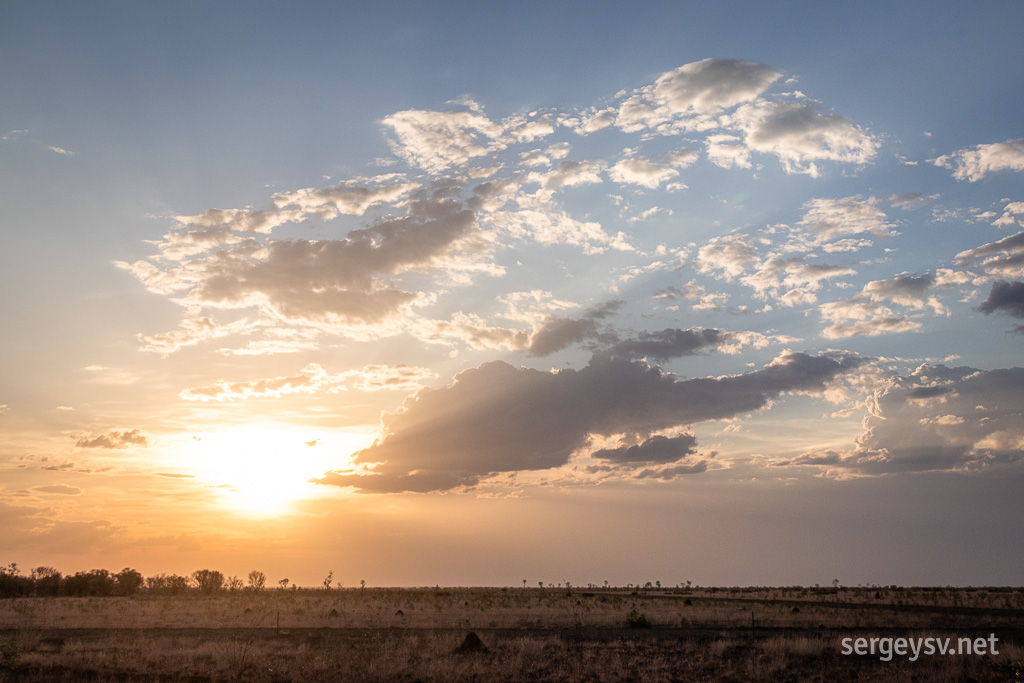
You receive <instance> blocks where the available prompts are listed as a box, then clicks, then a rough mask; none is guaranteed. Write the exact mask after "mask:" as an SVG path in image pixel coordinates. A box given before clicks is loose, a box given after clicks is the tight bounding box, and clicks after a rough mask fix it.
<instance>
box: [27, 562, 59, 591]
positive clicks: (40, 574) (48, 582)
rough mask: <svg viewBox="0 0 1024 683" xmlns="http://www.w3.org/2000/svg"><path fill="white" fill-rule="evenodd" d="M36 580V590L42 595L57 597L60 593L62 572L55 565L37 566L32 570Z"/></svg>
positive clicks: (33, 577)
mask: <svg viewBox="0 0 1024 683" xmlns="http://www.w3.org/2000/svg"><path fill="white" fill-rule="evenodd" d="M32 579H33V580H34V581H35V592H36V595H38V596H40V597H51V598H52V597H56V596H58V595H60V582H61V576H60V572H59V571H57V570H56V569H54V568H53V567H36V568H35V569H33V570H32Z"/></svg>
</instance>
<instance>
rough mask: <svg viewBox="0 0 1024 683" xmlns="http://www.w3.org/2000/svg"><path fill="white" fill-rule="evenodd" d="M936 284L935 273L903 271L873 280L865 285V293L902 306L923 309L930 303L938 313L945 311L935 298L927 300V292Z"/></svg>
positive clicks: (877, 299)
mask: <svg viewBox="0 0 1024 683" xmlns="http://www.w3.org/2000/svg"><path fill="white" fill-rule="evenodd" d="M935 284H936V280H935V275H934V274H933V273H925V274H924V275H913V274H911V273H901V274H899V275H897V276H895V277H892V278H889V279H888V280H872V281H871V282H869V283H867V284H866V285H864V289H863V293H864V294H866V295H867V296H868V297H869V298H870V299H871V300H872V301H891V302H893V303H896V304H900V305H901V306H909V307H911V308H917V309H921V308H924V307H925V304H926V303H930V304H931V306H932V308H933V309H935V312H936V313H941V312H943V311H944V309H943V307H942V305H941V304H940V303H939V302H938V301H937V300H935V299H931V300H930V301H926V299H925V294H926V293H927V292H928V291H929V290H930V289H932V288H933V287H934V286H935Z"/></svg>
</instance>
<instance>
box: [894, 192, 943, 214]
mask: <svg viewBox="0 0 1024 683" xmlns="http://www.w3.org/2000/svg"><path fill="white" fill-rule="evenodd" d="M938 198H939V195H937V194H933V195H924V194H922V193H920V192H906V193H904V194H894V195H891V196H890V197H889V203H890V204H891V205H892V206H894V207H896V208H897V209H904V210H907V211H912V210H914V209H920V208H922V207H924V206H927V205H928V204H929V203H931V202H933V201H935V200H936V199H938Z"/></svg>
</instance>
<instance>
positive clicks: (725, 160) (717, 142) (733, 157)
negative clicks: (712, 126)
mask: <svg viewBox="0 0 1024 683" xmlns="http://www.w3.org/2000/svg"><path fill="white" fill-rule="evenodd" d="M705 142H706V143H707V148H708V160H709V161H710V162H711V163H713V164H715V165H716V166H721V167H722V168H732V167H736V168H751V166H752V164H751V163H750V149H749V148H747V147H746V146H745V145H744V144H742V141H741V140H740V138H739V137H738V136H736V135H730V134H728V133H716V134H714V135H709V136H707V138H706V139H705Z"/></svg>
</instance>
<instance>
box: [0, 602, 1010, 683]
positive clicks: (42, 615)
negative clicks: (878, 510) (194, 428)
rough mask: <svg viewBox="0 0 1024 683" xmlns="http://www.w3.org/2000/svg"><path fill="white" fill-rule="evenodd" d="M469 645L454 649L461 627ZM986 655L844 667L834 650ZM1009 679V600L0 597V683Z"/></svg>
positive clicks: (844, 659) (847, 660)
mask: <svg viewBox="0 0 1024 683" xmlns="http://www.w3.org/2000/svg"><path fill="white" fill-rule="evenodd" d="M471 631H472V632H474V633H476V634H477V635H478V636H479V638H480V640H481V642H482V645H483V647H482V648H478V649H474V648H468V649H467V648H460V646H461V645H462V644H463V642H464V639H465V638H466V636H467V634H468V633H469V632H471ZM990 634H994V635H995V637H997V638H998V641H997V643H998V644H997V650H998V654H985V655H977V654H970V655H967V654H956V655H944V656H940V655H938V654H935V655H933V656H927V655H924V654H922V655H920V656H919V657H917V658H916V661H910V657H909V656H898V655H897V656H893V657H892V659H891V660H890V661H882V660H881V658H880V655H879V654H875V655H873V656H872V655H863V656H858V655H856V654H851V655H844V654H843V653H842V647H841V643H842V641H843V639H844V638H872V637H893V638H947V637H948V638H952V639H953V642H954V643H955V642H957V639H959V638H972V639H973V638H987V637H989V635H990ZM228 680H242V681H277V682H283V681H296V682H298V681H334V680H342V681H345V680H353V681H435V680H436V681H489V680H506V681H543V680H552V681H555V680H557V681H712V680H713V681H772V682H773V683H779V682H786V681H822V682H826V681H939V682H941V681H949V682H954V681H955V682H966V681H971V680H974V681H1015V682H1021V681H1024V589H991V588H990V589H954V588H947V589H932V588H921V589H912V588H900V589H894V588H839V589H832V588H829V589H805V588H758V589H740V588H719V589H710V588H708V589H697V588H694V589H689V590H687V589H669V590H649V591H631V590H625V589H612V588H609V589H589V590H578V589H572V590H571V591H570V590H567V589H564V588H546V589H538V588H423V589H365V590H360V589H354V590H349V589H346V590H330V591H324V590H320V591H312V590H264V591H259V592H256V591H238V592H236V593H227V592H224V593H220V594H218V595H214V596H203V595H195V594H189V595H185V596H150V595H146V594H140V595H136V596H133V597H81V598H72V597H52V598H46V597H32V598H12V599H5V600H2V601H0V681H2V682H3V683H7V682H9V681H138V682H148V681H228Z"/></svg>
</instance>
